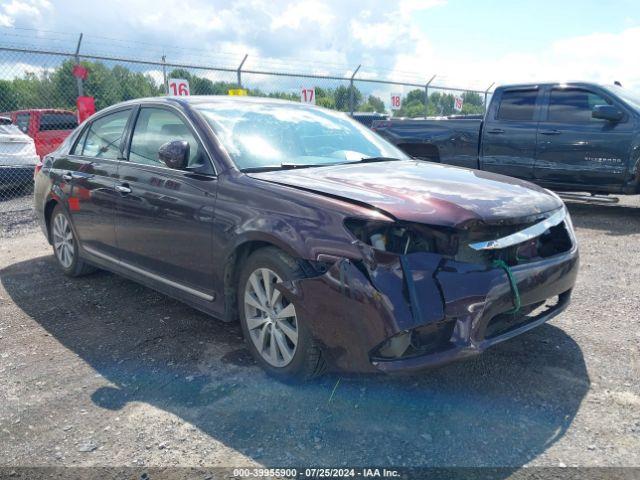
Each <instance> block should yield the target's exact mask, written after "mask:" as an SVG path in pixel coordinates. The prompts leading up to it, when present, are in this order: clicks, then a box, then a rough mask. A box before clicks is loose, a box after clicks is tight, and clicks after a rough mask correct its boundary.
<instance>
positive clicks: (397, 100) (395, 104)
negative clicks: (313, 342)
mask: <svg viewBox="0 0 640 480" xmlns="http://www.w3.org/2000/svg"><path fill="white" fill-rule="evenodd" d="M400 108H402V97H401V96H400V94H399V93H392V94H391V110H400Z"/></svg>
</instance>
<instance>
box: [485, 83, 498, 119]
mask: <svg viewBox="0 0 640 480" xmlns="http://www.w3.org/2000/svg"><path fill="white" fill-rule="evenodd" d="M495 84H496V82H492V83H491V85H489V86H488V87H487V89H486V90H485V91H484V113H487V95H488V93H489V90H491V87H493V86H494V85H495Z"/></svg>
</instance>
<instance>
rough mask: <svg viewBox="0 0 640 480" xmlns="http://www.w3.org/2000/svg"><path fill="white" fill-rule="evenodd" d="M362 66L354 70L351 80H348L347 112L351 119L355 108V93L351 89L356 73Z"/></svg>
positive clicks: (352, 88)
mask: <svg viewBox="0 0 640 480" xmlns="http://www.w3.org/2000/svg"><path fill="white" fill-rule="evenodd" d="M361 66H362V65H358V68H356V69H355V70H354V72H353V75H351V79H350V80H349V111H350V112H351V116H352V117H353V109H354V108H355V105H354V103H355V92H354V87H353V79H354V78H355V76H356V73H358V70H360V67H361Z"/></svg>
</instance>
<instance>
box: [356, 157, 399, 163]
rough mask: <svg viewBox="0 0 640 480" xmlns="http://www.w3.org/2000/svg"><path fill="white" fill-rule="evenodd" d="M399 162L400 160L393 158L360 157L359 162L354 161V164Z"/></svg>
mask: <svg viewBox="0 0 640 480" xmlns="http://www.w3.org/2000/svg"><path fill="white" fill-rule="evenodd" d="M400 160H401V159H400V158H394V157H362V158H361V159H360V160H356V161H355V162H354V163H374V162H397V161H400Z"/></svg>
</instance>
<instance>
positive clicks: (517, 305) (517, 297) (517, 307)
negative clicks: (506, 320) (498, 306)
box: [493, 260, 521, 314]
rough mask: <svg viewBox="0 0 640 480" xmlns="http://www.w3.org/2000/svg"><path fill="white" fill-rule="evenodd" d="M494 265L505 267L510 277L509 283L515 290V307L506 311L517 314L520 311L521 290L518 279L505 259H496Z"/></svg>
mask: <svg viewBox="0 0 640 480" xmlns="http://www.w3.org/2000/svg"><path fill="white" fill-rule="evenodd" d="M493 266H494V267H497V268H501V269H503V270H504V271H505V272H506V274H507V278H509V284H510V285H511V291H512V292H513V305H514V308H513V309H512V310H509V311H508V312H505V313H509V314H516V313H518V312H519V311H520V307H521V304H520V290H518V284H517V283H516V279H515V278H513V273H512V272H511V268H509V265H507V264H506V263H505V262H504V260H494V261H493Z"/></svg>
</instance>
